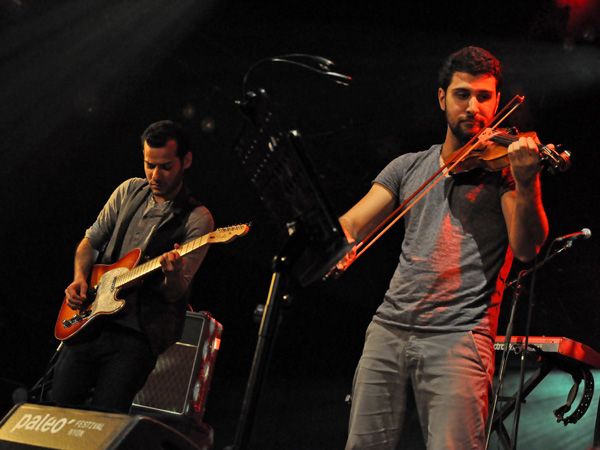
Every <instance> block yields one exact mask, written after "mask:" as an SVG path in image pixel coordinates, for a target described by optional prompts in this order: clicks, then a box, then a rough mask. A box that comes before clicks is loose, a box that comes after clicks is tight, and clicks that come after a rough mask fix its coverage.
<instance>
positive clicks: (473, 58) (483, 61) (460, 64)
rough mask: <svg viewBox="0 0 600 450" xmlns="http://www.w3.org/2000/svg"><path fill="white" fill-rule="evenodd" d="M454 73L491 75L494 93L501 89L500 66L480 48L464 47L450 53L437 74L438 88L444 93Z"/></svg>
mask: <svg viewBox="0 0 600 450" xmlns="http://www.w3.org/2000/svg"><path fill="white" fill-rule="evenodd" d="M455 72H465V73H468V74H470V75H473V76H476V75H491V76H493V77H494V78H495V79H496V92H500V90H501V89H502V66H501V65H500V61H498V60H497V59H496V57H495V56H494V55H492V54H491V53H490V52H488V51H487V50H485V49H483V48H480V47H464V48H461V49H460V50H458V51H456V52H454V53H452V54H451V55H450V56H448V58H446V60H445V61H444V64H443V65H442V68H441V69H440V72H439V74H438V80H439V83H440V87H441V88H442V89H443V90H444V91H446V90H447V89H448V86H450V83H451V82H452V77H453V76H454V73H455Z"/></svg>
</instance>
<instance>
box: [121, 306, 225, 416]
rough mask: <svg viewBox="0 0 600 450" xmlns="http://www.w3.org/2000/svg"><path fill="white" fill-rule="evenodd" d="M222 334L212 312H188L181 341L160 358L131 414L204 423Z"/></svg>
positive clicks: (134, 402) (139, 394)
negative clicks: (178, 418) (192, 418)
mask: <svg viewBox="0 0 600 450" xmlns="http://www.w3.org/2000/svg"><path fill="white" fill-rule="evenodd" d="M222 331H223V326H222V325H221V324H220V323H219V322H217V321H216V320H215V319H213V318H212V317H211V315H210V313H208V312H206V311H204V312H187V313H186V318H185V325H184V329H183V335H182V337H181V339H180V340H179V342H177V343H176V344H174V345H172V346H171V347H169V348H168V349H167V350H166V351H165V352H164V353H163V354H161V355H160V356H159V358H158V361H157V362H156V367H155V368H154V370H153V371H152V373H151V374H150V376H149V377H148V380H147V381H146V384H145V385H144V387H143V388H142V390H141V391H140V392H138V394H137V395H136V397H135V399H134V400H133V405H132V412H135V413H136V414H148V413H150V414H153V413H158V414H161V413H167V414H170V415H175V416H191V415H193V416H194V418H195V419H196V420H202V416H203V415H204V411H205V409H206V401H207V397H208V392H209V389H210V382H211V379H212V374H213V371H214V367H215V362H216V358H217V352H218V350H219V346H220V343H221V333H222Z"/></svg>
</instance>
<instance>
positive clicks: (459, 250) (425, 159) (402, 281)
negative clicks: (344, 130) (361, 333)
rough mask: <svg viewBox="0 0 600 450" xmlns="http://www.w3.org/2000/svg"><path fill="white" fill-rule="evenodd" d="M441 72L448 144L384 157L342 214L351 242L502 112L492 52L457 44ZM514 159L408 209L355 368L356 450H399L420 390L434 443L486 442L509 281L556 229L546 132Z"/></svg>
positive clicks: (515, 149) (451, 180)
mask: <svg viewBox="0 0 600 450" xmlns="http://www.w3.org/2000/svg"><path fill="white" fill-rule="evenodd" d="M439 83H440V84H439V86H440V87H439V89H438V101H439V105H440V108H441V109H442V111H444V113H445V116H446V122H447V132H446V138H445V140H444V142H443V144H441V145H440V144H437V145H433V146H432V147H431V148H429V149H428V150H425V151H421V152H417V153H407V154H403V155H402V156H400V157H398V158H396V159H395V160H393V161H392V162H391V163H390V164H389V165H388V166H387V167H385V168H384V170H383V171H382V172H381V173H380V174H379V175H378V176H377V177H376V179H375V180H374V182H373V184H372V187H371V189H370V190H369V192H368V193H367V194H366V195H365V197H363V198H362V199H361V200H360V201H359V202H358V203H357V204H356V205H355V206H354V207H353V208H351V209H350V210H349V211H348V212H347V213H346V214H344V215H343V216H342V217H341V218H340V222H341V224H342V226H343V228H344V231H345V233H346V235H347V236H348V238H349V240H350V241H352V240H355V241H357V242H360V241H361V239H364V238H365V237H366V236H367V235H369V233H370V232H371V231H372V230H373V229H375V228H376V226H377V225H378V224H380V223H381V222H382V221H384V220H385V219H386V218H387V217H388V216H389V215H390V214H391V213H392V212H394V210H395V209H396V208H397V207H398V205H400V204H402V202H404V200H405V199H406V198H407V197H409V196H410V195H411V194H413V193H414V192H415V191H416V190H418V189H419V188H420V187H422V185H423V184H424V183H425V182H427V180H428V179H430V177H431V176H432V175H433V174H434V173H435V172H436V171H438V170H439V169H440V167H441V166H442V165H443V163H444V161H445V160H447V159H448V158H449V157H450V156H451V155H453V154H455V152H457V151H458V150H460V149H461V148H463V146H465V144H466V143H467V142H468V141H469V140H470V139H471V138H472V137H473V136H474V135H476V134H477V133H478V132H480V131H481V130H482V129H483V128H485V127H486V126H488V125H490V122H491V121H492V119H493V118H494V115H495V113H496V110H497V108H498V104H499V100H500V89H501V86H502V72H501V66H500V63H499V62H498V60H497V59H496V58H495V57H494V56H493V55H492V54H490V53H489V52H488V51H486V50H484V49H481V48H477V47H467V48H463V49H461V50H459V51H457V52H455V53H453V54H452V55H450V56H449V57H448V58H447V59H446V61H445V62H444V64H443V66H442V68H441V70H440V73H439ZM508 159H509V162H510V166H509V167H507V168H505V169H503V170H501V171H495V172H492V171H486V170H483V169H481V168H476V169H474V170H470V171H468V172H465V173H456V174H455V173H451V172H447V173H445V174H444V175H443V178H442V179H441V181H440V182H438V183H437V184H435V185H434V186H433V187H432V188H431V190H430V191H428V192H427V193H426V194H425V195H424V196H423V198H421V199H420V200H419V201H418V202H416V203H415V204H414V205H413V206H412V207H411V209H410V211H408V212H407V213H406V214H405V215H404V227H405V233H404V239H403V242H402V253H401V255H400V260H399V264H398V267H397V269H396V271H395V273H394V275H393V277H392V280H391V282H390V286H389V288H388V291H387V292H386V294H385V296H384V300H383V303H382V304H381V306H380V307H379V308H378V309H377V312H376V313H375V315H374V317H373V320H372V322H371V324H370V325H369V327H368V329H367V332H366V340H365V345H364V349H363V354H362V357H361V359H360V361H359V364H358V367H357V370H356V374H355V379H354V385H353V392H352V408H351V413H350V423H349V436H348V441H347V445H346V448H347V449H365V448H369V449H375V448H377V449H396V446H397V445H398V443H400V442H401V435H402V428H403V422H404V418H405V414H406V403H407V402H406V400H407V396H408V393H409V391H410V390H411V389H412V391H413V393H414V398H415V401H416V406H417V412H418V416H419V420H420V422H421V427H422V432H423V436H424V440H425V442H426V444H427V448H428V449H429V450H432V449H444V450H447V449H469V450H471V449H475V448H483V447H484V442H485V422H486V418H487V413H488V396H489V391H490V389H491V386H492V377H493V373H494V349H493V343H494V338H495V336H496V331H497V326H498V313H499V309H500V303H501V300H502V294H503V290H504V281H505V279H506V276H507V275H508V272H509V270H510V266H511V263H512V260H513V256H514V257H516V258H517V259H519V260H520V261H524V262H527V261H530V260H532V259H533V258H535V256H536V255H537V253H538V252H539V250H540V247H541V246H542V244H543V243H544V241H545V239H546V237H547V235H548V222H547V218H546V214H545V212H544V208H543V205H542V201H541V186H540V179H539V173H540V170H541V165H540V155H539V151H538V147H537V145H536V142H534V141H533V139H532V138H530V137H527V138H525V137H522V138H519V139H518V140H516V141H515V142H514V143H512V144H510V146H509V147H508ZM348 262H351V257H349V258H346V260H345V261H342V262H341V263H340V265H339V266H340V267H341V268H343V267H344V265H345V264H348Z"/></svg>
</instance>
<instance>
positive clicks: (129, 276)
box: [115, 225, 249, 288]
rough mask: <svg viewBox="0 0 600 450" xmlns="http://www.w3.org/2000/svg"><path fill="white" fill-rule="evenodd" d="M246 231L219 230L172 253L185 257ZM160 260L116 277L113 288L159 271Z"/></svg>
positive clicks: (238, 228) (239, 228)
mask: <svg viewBox="0 0 600 450" xmlns="http://www.w3.org/2000/svg"><path fill="white" fill-rule="evenodd" d="M248 229H249V227H248V225H236V226H232V227H227V228H219V229H217V230H215V231H213V232H212V233H208V234H205V235H204V236H200V237H199V238H197V239H194V240H193V241H190V242H188V243H187V244H184V245H182V246H181V248H178V249H173V251H175V252H177V253H179V254H180V255H181V256H185V255H187V254H188V253H191V252H193V251H195V250H198V249H199V248H200V247H203V246H204V245H206V244H208V243H209V241H210V243H218V242H228V241H230V240H231V239H233V238H234V237H236V236H242V235H244V234H246V233H247V232H248ZM160 258H161V257H160V256H158V257H156V258H154V259H151V260H150V261H148V262H146V263H144V264H142V265H140V266H136V267H134V268H133V269H131V270H128V271H127V272H125V273H122V274H120V275H118V276H117V278H116V280H115V286H116V287H117V288H121V287H123V286H125V285H127V284H129V283H132V282H134V281H136V280H138V279H140V278H142V277H143V276H145V275H148V274H149V273H151V272H154V271H155V270H157V269H159V268H160Z"/></svg>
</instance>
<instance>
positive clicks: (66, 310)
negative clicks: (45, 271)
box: [54, 248, 142, 341]
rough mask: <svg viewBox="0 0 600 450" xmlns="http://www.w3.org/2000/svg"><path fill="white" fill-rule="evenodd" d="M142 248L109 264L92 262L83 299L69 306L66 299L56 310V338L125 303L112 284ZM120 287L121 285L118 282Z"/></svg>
mask: <svg viewBox="0 0 600 450" xmlns="http://www.w3.org/2000/svg"><path fill="white" fill-rule="evenodd" d="M141 254H142V251H141V250H140V249H139V248H136V249H134V250H132V251H130V252H129V253H127V254H126V255H125V256H124V257H123V258H122V259H121V260H120V261H118V262H116V263H114V264H111V265H106V264H96V265H95V266H94V267H93V268H92V273H91V274H90V277H89V280H88V286H89V287H90V289H88V293H87V301H86V302H84V304H83V305H82V306H81V308H80V309H77V310H73V309H71V308H70V307H69V305H67V302H66V299H65V300H63V304H62V306H61V308H60V311H59V313H58V319H57V321H56V326H55V327H54V335H55V336H56V338H57V339H59V340H61V341H62V340H65V339H68V338H70V337H71V336H73V335H75V334H77V333H78V332H79V331H80V330H81V329H83V328H85V327H86V325H87V324H88V323H90V322H91V321H92V320H93V319H94V318H96V317H98V316H100V315H105V314H113V313H115V312H117V311H119V310H120V309H121V308H123V306H125V300H119V299H118V298H117V294H118V293H119V287H117V286H115V281H116V278H117V277H118V276H122V275H123V274H124V273H126V272H128V271H130V270H131V269H133V268H134V267H135V266H136V265H137V263H138V262H139V260H140V256H141ZM121 287H122V286H121Z"/></svg>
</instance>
